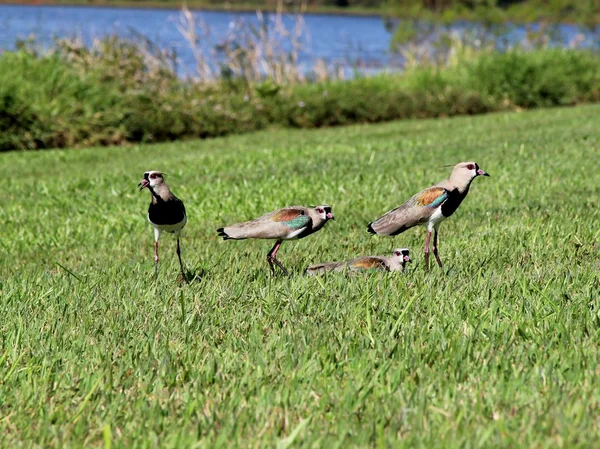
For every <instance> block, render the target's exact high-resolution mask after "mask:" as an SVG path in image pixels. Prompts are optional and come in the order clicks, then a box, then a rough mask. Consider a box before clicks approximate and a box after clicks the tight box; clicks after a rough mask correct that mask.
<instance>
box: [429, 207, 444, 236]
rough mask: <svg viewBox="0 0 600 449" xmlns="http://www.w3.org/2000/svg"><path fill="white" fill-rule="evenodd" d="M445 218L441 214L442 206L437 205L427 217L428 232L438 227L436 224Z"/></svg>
mask: <svg viewBox="0 0 600 449" xmlns="http://www.w3.org/2000/svg"><path fill="white" fill-rule="evenodd" d="M445 219H446V217H444V215H443V214H442V208H441V207H438V208H437V209H436V210H435V212H434V213H433V214H431V217H429V220H427V223H426V226H427V230H428V231H429V232H431V231H433V230H435V229H437V228H438V226H439V225H440V223H441V222H442V221H444V220H445Z"/></svg>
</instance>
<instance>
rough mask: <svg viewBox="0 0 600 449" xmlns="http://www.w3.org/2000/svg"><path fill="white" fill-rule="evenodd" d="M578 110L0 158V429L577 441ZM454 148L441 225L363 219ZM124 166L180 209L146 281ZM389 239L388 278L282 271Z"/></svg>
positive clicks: (368, 441) (168, 436)
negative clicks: (431, 239)
mask: <svg viewBox="0 0 600 449" xmlns="http://www.w3.org/2000/svg"><path fill="white" fill-rule="evenodd" d="M599 116H600V107H598V106H584V107H576V108H558V109H551V110H537V111H526V112H523V113H511V114H504V113H503V114H490V115H486V116H478V117H458V118H452V119H441V120H422V121H416V120H409V121H404V122H393V123H386V124H378V125H368V126H352V127H344V128H335V129H324V130H278V131H271V132H259V133H250V134H246V135H243V136H230V137H225V138H219V139H209V140H203V141H198V140H196V141H189V142H178V143H167V144H155V145H144V146H131V147H128V148H105V149H102V151H99V150H98V149H97V148H91V149H82V150H80V151H70V150H69V151H67V150H65V151H61V150H59V151H52V152H30V153H18V152H11V153H5V154H0V164H1V165H2V167H3V170H4V171H5V172H6V173H8V176H9V178H8V180H9V184H8V185H7V186H8V188H7V189H5V192H4V194H3V195H2V196H1V197H0V211H1V212H0V213H1V216H2V223H3V229H2V233H1V234H0V247H1V249H2V257H1V258H0V297H1V298H2V300H1V301H0V316H2V324H1V325H0V326H1V329H2V332H1V335H2V338H1V339H0V361H1V363H0V379H1V380H2V382H0V415H1V416H2V419H0V434H1V435H2V438H1V439H0V447H7V448H8V447H11V448H12V447H20V446H22V447H32V448H36V447H40V448H41V447H62V448H66V449H68V448H79V447H89V448H100V447H103V448H108V447H112V448H132V447H157V446H160V447H163V448H175V447H178V448H179V447H193V446H194V445H197V446H198V447H214V448H219V447H227V448H231V447H244V448H245V447H276V446H279V447H288V448H296V447H335V446H339V447H360V448H363V447H364V448H367V447H411V448H414V447H427V448H432V447H444V448H464V447H473V448H479V447H481V448H483V447H499V448H503V447H506V448H520V447H523V448H531V447H540V448H546V447H569V448H571V447H581V448H583V447H595V446H597V444H598V441H599V439H600V428H599V421H598V419H597V416H598V413H597V412H598V409H599V407H600V392H599V390H598V387H597V377H598V360H599V358H600V333H599V329H600V324H599V323H600V318H599V315H598V311H599V307H600V296H599V284H598V282H599V280H598V273H599V271H600V265H599V257H598V255H599V246H598V245H599V238H600V235H599V233H598V226H597V223H598V221H599V220H600V212H599V211H600V202H599V198H600V195H599V194H600V191H599V190H598V186H599V185H600V175H599V172H598V171H597V170H595V169H594V167H593V166H592V164H591V161H592V160H593V158H594V157H595V156H596V155H597V154H598V152H599V151H600V126H598V117H599ZM469 159H474V160H476V161H477V162H479V164H481V166H482V168H484V169H485V170H487V171H489V172H490V173H491V175H492V177H491V178H485V179H477V180H476V181H475V182H474V184H473V186H472V188H471V192H470V193H469V196H468V197H467V199H466V200H465V202H464V203H463V204H462V206H461V208H460V209H459V210H458V211H457V213H456V214H455V215H454V216H453V217H452V218H450V219H449V220H448V221H447V222H445V223H444V224H442V227H441V248H440V251H441V255H442V258H443V260H444V261H445V263H446V266H445V268H444V270H438V269H437V268H436V269H434V270H433V272H432V273H431V274H430V275H426V274H425V272H424V269H423V257H422V253H421V251H422V245H423V240H424V230H423V229H418V230H411V231H410V232H407V233H405V234H402V235H401V236H399V237H396V238H394V239H384V238H376V237H372V236H370V235H368V233H367V232H366V229H365V227H366V224H367V223H368V222H369V221H370V220H372V219H373V218H376V217H378V216H379V215H380V214H381V213H382V212H385V211H387V210H388V209H390V208H391V207H393V206H395V205H397V204H399V203H400V202H401V201H402V200H403V199H405V198H407V197H408V196H409V195H410V194H412V193H413V192H416V191H418V190H419V189H421V188H423V187H425V186H427V185H429V184H431V183H433V182H436V181H438V180H441V179H443V178H444V177H445V176H446V175H447V173H448V170H449V169H447V168H441V166H442V165H444V164H452V163H455V162H457V161H460V160H469ZM147 169H161V170H164V171H165V172H166V173H168V174H169V176H168V178H167V179H168V181H169V183H170V184H171V186H172V188H173V190H174V192H175V193H176V194H177V195H178V196H180V197H181V198H182V199H183V200H184V201H185V202H186V206H187V210H188V214H189V224H188V226H187V228H186V230H185V236H184V238H183V256H184V261H185V263H186V265H187V267H188V268H189V270H190V271H191V272H192V273H196V274H198V275H201V276H202V279H201V280H198V281H197V282H193V283H192V284H191V285H188V286H179V285H178V284H177V283H176V282H175V279H176V276H177V270H178V265H177V259H176V255H175V247H174V241H173V239H172V238H169V237H170V236H165V238H164V240H163V241H162V266H161V271H160V277H159V280H158V282H157V283H154V282H153V281H152V274H153V261H152V251H153V249H152V231H151V229H150V227H149V225H148V224H147V222H146V218H145V213H146V208H147V203H148V202H149V195H148V193H147V192H142V193H140V192H138V191H137V189H136V187H135V186H136V184H137V183H138V182H139V178H140V175H141V173H142V172H143V171H144V170H147ZM321 202H327V203H329V204H331V205H332V206H333V211H334V213H335V215H336V221H335V222H331V223H329V224H328V225H327V226H326V228H325V229H323V230H322V231H320V232H319V233H318V234H315V235H314V236H311V237H308V238H307V239H305V240H303V241H300V242H296V243H284V245H283V247H282V250H281V251H280V253H279V256H280V258H281V260H282V261H283V263H284V264H286V266H287V267H288V268H289V269H290V270H292V271H293V277H291V278H283V277H278V278H275V279H271V278H269V277H268V275H267V273H268V268H267V263H266V261H265V254H266V252H267V251H268V249H269V247H270V245H269V243H268V242H250V241H245V242H232V241H228V242H224V241H222V240H220V239H218V238H217V236H216V232H215V229H216V228H217V227H219V226H222V225H223V224H225V223H229V222H232V221H235V220H239V219H246V218H251V217H254V216H256V215H258V214H261V213H263V212H266V211H268V210H272V209H273V208H276V207H280V206H283V205H286V204H297V203H300V204H316V203H321ZM398 246H408V247H410V248H411V250H412V251H413V253H412V255H413V258H414V259H415V261H414V263H413V265H412V266H411V267H410V269H409V271H408V272H407V273H405V274H404V275H392V274H389V275H386V274H371V275H358V276H351V277H349V278H346V277H344V276H343V275H339V276H338V275H334V276H328V277H324V278H319V279H315V278H305V277H303V276H301V272H302V270H303V269H304V268H305V267H306V266H307V265H308V264H310V263H316V262H321V261H325V260H339V259H344V258H349V257H352V256H354V255H357V254H385V253H388V252H389V251H390V250H392V249H393V248H395V247H398Z"/></svg>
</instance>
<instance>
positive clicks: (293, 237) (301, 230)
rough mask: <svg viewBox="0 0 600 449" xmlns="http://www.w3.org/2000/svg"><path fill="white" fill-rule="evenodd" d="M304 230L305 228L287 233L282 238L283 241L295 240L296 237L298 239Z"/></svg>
mask: <svg viewBox="0 0 600 449" xmlns="http://www.w3.org/2000/svg"><path fill="white" fill-rule="evenodd" d="M305 230H306V227H304V228H300V229H296V230H295V231H294V232H291V233H289V234H288V235H287V236H285V237H284V238H283V240H292V239H295V238H296V237H298V236H299V235H300V234H302V233H303V232H304V231H305Z"/></svg>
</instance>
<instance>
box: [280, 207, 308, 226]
mask: <svg viewBox="0 0 600 449" xmlns="http://www.w3.org/2000/svg"><path fill="white" fill-rule="evenodd" d="M271 220H273V221H276V222H278V223H281V224H284V225H286V226H287V227H288V228H290V229H301V228H304V227H305V226H306V225H308V223H309V222H310V217H309V216H308V215H305V214H304V211H303V210H302V209H283V210H280V211H279V212H276V213H275V214H273V215H272V216H271Z"/></svg>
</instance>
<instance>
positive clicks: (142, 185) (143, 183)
mask: <svg viewBox="0 0 600 449" xmlns="http://www.w3.org/2000/svg"><path fill="white" fill-rule="evenodd" d="M149 185H150V182H149V181H148V180H147V179H146V178H144V179H142V180H141V181H140V183H139V184H138V187H139V188H140V191H142V190H144V189H145V188H146V187H148V186H149Z"/></svg>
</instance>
